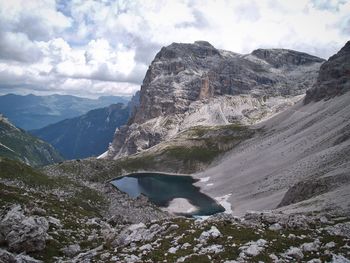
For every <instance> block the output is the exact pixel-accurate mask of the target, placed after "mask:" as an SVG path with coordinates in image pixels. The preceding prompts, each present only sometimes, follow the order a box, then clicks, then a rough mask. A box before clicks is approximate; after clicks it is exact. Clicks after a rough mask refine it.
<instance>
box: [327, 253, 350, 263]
mask: <svg viewBox="0 0 350 263" xmlns="http://www.w3.org/2000/svg"><path fill="white" fill-rule="evenodd" d="M331 262H332V263H350V259H347V258H345V257H344V256H342V255H336V254H332V261H331Z"/></svg>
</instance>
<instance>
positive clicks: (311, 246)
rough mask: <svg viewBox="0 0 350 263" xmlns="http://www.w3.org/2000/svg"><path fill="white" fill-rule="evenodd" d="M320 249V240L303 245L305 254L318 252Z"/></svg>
mask: <svg viewBox="0 0 350 263" xmlns="http://www.w3.org/2000/svg"><path fill="white" fill-rule="evenodd" d="M319 248H320V241H319V240H315V241H314V242H311V243H304V244H302V245H301V249H302V250H303V251H304V252H316V251H318V250H319Z"/></svg>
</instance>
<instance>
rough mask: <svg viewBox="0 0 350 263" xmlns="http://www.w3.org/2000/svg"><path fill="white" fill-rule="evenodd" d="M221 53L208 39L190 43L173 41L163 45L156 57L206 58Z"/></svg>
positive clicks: (165, 58)
mask: <svg viewBox="0 0 350 263" xmlns="http://www.w3.org/2000/svg"><path fill="white" fill-rule="evenodd" d="M214 55H220V52H219V51H218V50H217V49H216V48H215V47H213V46H212V45H211V44H210V43H209V42H207V41H196V42H194V43H193V44H189V43H172V44H171V45H169V46H167V47H163V48H162V49H161V50H160V51H159V52H158V54H157V55H156V57H155V60H157V59H158V60H169V59H179V58H191V57H192V58H193V57H195V58H205V57H207V56H214Z"/></svg>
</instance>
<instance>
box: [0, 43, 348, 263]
mask: <svg viewBox="0 0 350 263" xmlns="http://www.w3.org/2000/svg"><path fill="white" fill-rule="evenodd" d="M195 45H204V46H208V44H207V43H203V42H200V43H197V44H195ZM185 47H186V45H185V46H184V47H183V48H185ZM348 47H349V43H347V44H346V46H345V47H344V48H343V49H342V50H340V52H338V54H337V55H335V56H333V57H331V58H330V59H329V60H328V61H326V62H324V64H323V65H322V66H321V70H320V71H319V73H317V67H318V66H319V65H320V63H319V62H310V63H311V64H308V63H309V62H306V64H305V58H310V57H309V56H308V55H305V54H303V53H298V52H294V51H285V50H280V49H278V50H263V51H261V50H258V51H259V52H253V53H255V55H254V56H255V57H256V58H258V59H261V57H262V58H264V60H265V59H266V63H268V64H269V65H270V66H271V67H272V69H271V72H270V73H271V77H276V78H277V77H278V78H281V79H283V78H285V79H287V80H288V79H289V78H290V79H292V78H293V77H295V76H297V77H296V78H295V79H294V83H292V84H291V86H288V87H287V90H288V89H290V88H292V89H291V90H289V92H290V93H291V94H290V95H286V94H285V95H281V94H280V93H279V92H280V90H279V88H281V89H284V87H283V85H279V84H277V83H276V85H277V86H266V87H264V88H262V87H261V86H260V85H258V86H257V87H256V88H255V90H254V91H253V90H250V91H247V94H238V95H237V94H236V95H227V94H221V95H213V97H210V96H211V95H210V96H209V97H208V98H206V99H199V100H198V99H197V100H195V99H194V101H186V100H189V98H188V97H186V96H182V98H183V100H182V102H183V104H182V105H183V106H184V107H188V109H185V112H184V113H181V110H184V108H181V107H180V106H181V105H180V104H179V102H173V103H174V105H170V106H169V109H167V108H166V107H165V106H164V108H163V107H160V106H159V105H162V102H163V100H164V99H165V98H166V94H162V93H161V90H159V91H158V92H155V93H154V94H153V95H152V97H153V96H158V99H160V98H161V100H159V101H158V102H157V103H158V104H157V103H155V102H154V104H152V105H150V106H149V110H150V111H149V112H148V113H143V112H140V109H141V108H143V107H145V105H143V104H142V102H143V101H144V100H145V98H144V96H146V97H147V96H148V94H149V93H150V92H151V91H147V90H144V91H143V92H144V95H143V93H142V91H141V93H140V103H138V102H137V96H135V101H134V102H133V103H130V104H129V105H135V106H134V107H132V108H133V109H136V110H135V111H134V110H131V111H130V112H131V118H130V119H129V122H128V124H127V125H126V126H124V128H121V129H120V130H119V132H118V133H117V134H116V138H115V140H116V139H117V137H118V140H119V141H120V142H124V143H125V144H126V145H125V146H126V147H124V148H123V147H121V148H115V149H114V150H118V152H114V154H116V155H112V157H111V158H114V157H116V158H115V160H111V159H108V158H106V159H96V158H88V159H83V160H70V161H65V162H62V163H57V164H54V165H49V166H45V167H43V168H42V169H41V170H40V171H36V170H34V169H32V168H31V167H28V166H26V165H25V164H23V163H19V162H16V161H12V160H8V159H6V158H0V192H1V198H0V205H1V211H0V242H1V245H2V247H1V249H0V261H1V262H2V261H3V262H24V261H25V262H38V261H37V260H40V262H41V261H42V262H90V261H93V262H94V261H96V262H109V261H111V262H349V258H350V251H349V249H348V247H349V246H348V245H349V240H350V231H349V229H350V205H349V202H350V176H349V171H350V136H349V127H350V116H349V115H350V92H349V89H348V83H349V81H350V75H349V74H348V72H349V70H350V67H349V63H348V59H344V58H347V57H348V56H349V53H350V52H349V50H348ZM223 52H224V51H220V53H223ZM215 56H216V55H215ZM242 56H248V57H249V56H250V55H242ZM252 56H253V55H252ZM206 59H207V58H206ZM311 60H312V59H311ZM257 61H258V60H257ZM260 62H261V63H262V61H260ZM260 62H259V63H260ZM159 64H161V63H159ZM158 66H160V65H158ZM241 66H242V67H243V68H244V67H245V66H244V65H241ZM265 66H266V65H265ZM270 66H269V67H270ZM281 70H282V71H281ZM283 70H285V72H284V73H283ZM243 71H244V70H243ZM288 71H290V72H289V73H288ZM293 71H294V73H293ZM276 72H277V73H278V74H277V73H276ZM302 72H304V73H303V74H305V76H304V77H302ZM333 72H334V74H333ZM282 73H283V74H282ZM296 73H298V74H299V73H300V75H298V74H296ZM314 73H315V74H314ZM179 74H180V73H179ZM251 74H252V75H251V76H254V75H255V74H260V71H259V72H255V71H252V72H251ZM264 74H265V73H264ZM275 74H277V75H275ZM279 74H281V76H280V75H279ZM288 74H292V75H288ZM176 76H177V75H176V74H171V76H169V79H170V78H176ZM187 77H188V78H192V77H193V78H195V77H194V76H192V75H191V74H189V75H188V76H187ZM232 77H234V76H232ZM235 77H236V78H238V77H239V76H235ZM161 78H162V76H158V77H157V76H154V81H158V80H159V79H161ZM306 79H308V83H309V84H310V86H309V84H308V85H307V86H308V88H309V89H308V92H307V94H306V96H304V94H303V92H304V91H305V90H304V87H303V88H301V89H300V86H298V85H297V83H299V81H300V82H303V80H306ZM244 81H245V82H251V83H253V82H254V81H255V79H253V80H252V79H249V78H247V79H244ZM292 82H293V81H292ZM170 83H171V82H170ZM180 84H181V83H176V84H174V85H173V86H165V87H164V89H166V88H167V87H168V88H169V90H170V88H178V90H180V88H179V85H180ZM334 84H336V85H334ZM293 85H296V86H293ZM299 85H301V84H300V83H299ZM151 86H152V85H150V86H149V88H150V89H151ZM218 87H219V86H218ZM252 87H253V86H249V87H248V88H249V89H250V88H252ZM182 88H189V87H182ZM265 88H266V89H272V90H273V89H276V90H275V91H268V90H266V89H265ZM305 88H306V86H305ZM144 89H145V88H144ZM194 90H195V89H194ZM189 92H192V91H189ZM242 92H244V91H242ZM252 92H253V93H252ZM270 92H271V93H270ZM274 92H276V94H274ZM299 92H302V94H300V95H295V94H299ZM170 93H171V92H170ZM259 93H261V94H259ZM268 93H269V94H268ZM168 95H169V93H168ZM179 96H180V95H179ZM152 97H150V98H149V99H151V100H152ZM169 98H171V97H169ZM187 103H189V104H188V106H186V105H187ZM175 104H176V105H175ZM144 109H146V108H144ZM146 110H147V109H146ZM167 110H169V111H170V112H172V111H174V112H176V113H174V114H173V113H169V115H168V116H162V115H163V111H167ZM129 114H130V113H129ZM157 114H160V115H159V116H158V117H154V116H157ZM149 116H150V118H151V119H150V120H145V122H143V121H144V120H142V119H143V118H145V119H147V118H148V117H149ZM152 116H153V117H152ZM166 117H169V118H168V119H166V120H167V121H168V122H169V124H168V125H164V123H163V121H164V119H162V118H166ZM138 118H140V119H138ZM177 118H178V119H177ZM199 123H201V124H203V125H198V124H199ZM146 124H147V125H146ZM172 124H174V126H172ZM162 125H164V127H163V128H164V131H165V132H164V134H165V135H167V136H168V137H167V139H165V138H166V137H162V136H160V135H162V134H157V133H156V132H157V131H159V128H160V127H161V126H162ZM175 126H176V127H177V129H173V130H168V131H167V128H169V127H175ZM133 127H137V129H135V130H134V132H135V133H134V134H128V132H126V133H123V132H122V129H125V131H128V130H132V129H133ZM169 131H171V132H172V133H170V132H169ZM152 132H153V133H152ZM121 135H126V136H128V138H127V137H124V138H123V137H119V136H121ZM132 137H133V138H135V141H134V142H137V144H133V143H132V141H131V138H132ZM140 138H153V139H155V138H158V139H157V140H158V141H159V142H157V141H156V140H154V141H153V142H155V144H154V145H153V146H152V147H150V148H148V147H149V146H150V145H149V144H148V143H149V141H147V140H144V141H143V143H144V144H142V141H141V139H140ZM140 145H144V146H145V147H144V149H143V150H142V148H138V146H140ZM111 147H116V145H114V146H113V145H112V146H111ZM131 152H136V153H134V154H131V155H128V156H125V155H127V154H129V153H131ZM109 153H110V152H109ZM105 156H106V157H108V153H106V154H105ZM155 170H157V171H160V172H162V171H163V172H164V171H167V172H171V171H172V172H177V173H179V171H181V172H193V174H191V175H192V177H193V179H195V180H194V181H195V182H196V183H195V185H196V186H198V187H200V189H198V190H200V191H201V193H203V194H207V195H209V196H210V197H212V198H213V199H215V200H216V201H217V202H218V203H219V204H221V205H222V206H223V207H224V208H225V212H224V213H219V214H216V215H213V216H208V217H206V218H201V219H198V218H184V217H179V216H175V217H174V215H172V214H169V213H167V212H166V211H162V210H161V209H159V207H155V206H154V205H153V204H152V203H150V201H149V200H148V198H146V197H145V196H143V195H140V196H139V197H137V198H131V197H130V196H128V195H127V194H125V193H123V192H121V191H120V190H119V189H117V188H116V187H113V186H112V184H111V183H108V182H111V180H113V178H116V177H121V176H123V175H125V174H127V173H130V172H137V171H138V172H141V171H142V172H141V174H143V175H144V173H145V171H150V172H151V173H154V171H155ZM198 171H201V172H198ZM178 175H179V174H178ZM140 176H142V175H140ZM158 176H164V177H166V174H159V173H158ZM172 176H175V174H172ZM128 178H129V179H130V177H128ZM131 178H133V177H131ZM118 179H119V180H122V179H125V178H118ZM159 183H161V181H160V182H158V183H156V184H157V185H163V189H161V190H160V191H159V192H158V191H157V194H159V195H160V196H162V195H163V193H166V192H167V191H168V190H169V189H168V188H167V187H165V185H166V184H159ZM147 184H149V187H152V185H153V183H152V182H151V181H149V182H148V183H147ZM127 185H128V186H130V185H132V184H130V185H129V183H126V184H125V186H127ZM143 185H146V183H144V184H143ZM170 188H172V187H170ZM174 188H176V187H174ZM182 188H183V187H180V189H179V192H182V191H183V189H182ZM156 189H158V187H156ZM138 190H139V189H137V191H138ZM171 192H172V191H171ZM186 198H187V197H186ZM179 199H180V200H183V198H176V197H175V198H174V199H173V200H172V201H171V202H170V203H169V206H170V208H172V209H173V210H172V211H176V209H180V210H181V209H182V211H188V209H189V208H191V207H192V206H188V204H186V203H184V202H181V201H180V200H179ZM168 211H169V210H168ZM177 211H178V210H177Z"/></svg>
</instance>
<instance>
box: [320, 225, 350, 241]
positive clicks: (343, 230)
mask: <svg viewBox="0 0 350 263" xmlns="http://www.w3.org/2000/svg"><path fill="white" fill-rule="evenodd" d="M325 230H326V231H327V232H328V233H329V234H330V235H335V236H343V237H347V238H350V222H345V223H339V224H336V225H334V226H329V227H326V228H325Z"/></svg>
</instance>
